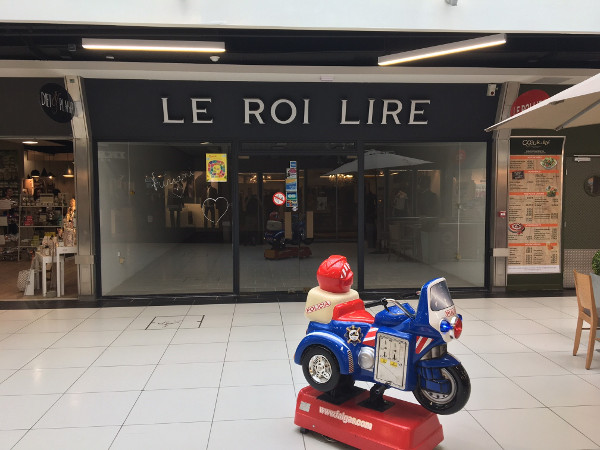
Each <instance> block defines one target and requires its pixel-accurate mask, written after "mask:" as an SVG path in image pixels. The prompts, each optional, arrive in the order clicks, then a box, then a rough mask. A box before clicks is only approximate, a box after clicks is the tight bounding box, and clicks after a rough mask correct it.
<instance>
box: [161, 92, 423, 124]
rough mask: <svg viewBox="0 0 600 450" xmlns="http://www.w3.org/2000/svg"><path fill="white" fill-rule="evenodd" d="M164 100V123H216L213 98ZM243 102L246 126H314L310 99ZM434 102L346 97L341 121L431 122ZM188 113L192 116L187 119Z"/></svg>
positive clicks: (384, 122)
mask: <svg viewBox="0 0 600 450" xmlns="http://www.w3.org/2000/svg"><path fill="white" fill-rule="evenodd" d="M160 100H161V104H162V119H163V121H162V123H164V124H184V123H186V120H189V119H190V118H191V123H197V124H212V123H214V122H215V121H216V120H217V119H215V118H214V117H213V113H212V111H211V110H210V109H209V107H210V106H211V105H212V103H213V99H212V98H210V97H207V98H190V99H189V100H190V102H191V103H190V105H191V106H190V108H189V109H188V110H187V111H178V112H177V113H173V112H170V111H169V97H161V98H160ZM242 101H243V103H240V107H241V108H243V116H244V122H243V123H244V125H253V124H255V125H264V124H265V123H266V121H269V122H270V123H274V124H278V125H287V124H290V123H300V124H302V125H310V98H302V99H298V100H295V101H294V100H292V99H288V98H279V99H276V100H275V101H274V102H272V103H271V104H270V105H267V104H265V102H264V101H263V100H262V99H260V98H244V99H242ZM430 103H431V100H413V99H410V100H400V99H396V98H385V99H373V98H370V99H365V101H364V102H361V104H352V103H349V100H345V99H344V100H339V111H340V119H339V124H340V125H362V124H364V125H374V124H378V125H388V124H390V125H402V124H407V125H427V124H428V120H427V115H426V112H427V110H426V107H427V105H429V104H430ZM350 111H352V112H350ZM375 112H377V115H375ZM186 114H187V115H188V118H187V119H186ZM375 117H376V118H375Z"/></svg>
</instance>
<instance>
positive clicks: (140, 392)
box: [108, 305, 192, 450]
mask: <svg viewBox="0 0 600 450" xmlns="http://www.w3.org/2000/svg"><path fill="white" fill-rule="evenodd" d="M151 307H152V306H146V307H145V308H144V309H142V310H141V311H140V314H138V315H137V316H136V318H135V319H134V320H136V319H138V318H139V317H140V315H141V314H142V313H143V312H144V311H145V310H146V309H148V308H151ZM191 307H192V305H189V306H188V308H187V311H186V313H185V314H184V315H183V317H184V320H185V317H186V316H187V313H188V312H189V311H190V308H191ZM153 314H154V313H153ZM151 316H152V314H151ZM154 317H155V318H156V316H154ZM153 320H154V319H151V321H150V322H152V321H153ZM132 323H133V321H132ZM182 323H183V320H182V321H181V322H180V324H179V326H178V327H177V330H175V333H173V336H172V337H171V340H170V341H169V343H168V344H167V345H166V346H165V350H164V351H163V353H162V355H161V356H160V358H158V361H157V362H156V364H153V365H154V369H153V370H152V373H150V376H149V377H148V379H147V380H146V382H145V383H144V386H142V388H141V389H140V391H139V395H138V396H137V398H136V399H135V402H133V404H132V405H131V408H129V412H128V413H127V415H126V416H125V418H124V419H123V423H121V425H119V429H118V430H117V433H116V434H115V437H114V438H113V440H112V441H111V443H110V445H109V446H108V450H110V448H111V447H112V446H113V445H114V443H115V441H116V440H117V438H118V437H119V433H121V430H122V429H123V427H124V426H125V423H126V422H127V419H128V418H129V416H130V415H131V412H132V411H133V409H134V408H135V405H137V403H138V401H139V400H140V397H141V396H142V394H143V393H144V392H146V386H148V383H149V382H150V379H151V378H152V375H154V372H156V369H157V368H158V366H159V364H160V361H161V359H162V358H163V357H164V356H165V353H166V352H167V350H169V345H170V344H171V342H173V339H175V336H176V335H177V332H178V331H179V329H180V327H181V324H182ZM130 325H131V324H130ZM143 331H152V330H148V329H147V328H146V329H144V330H143ZM121 334H122V333H121ZM119 336H120V335H119ZM113 342H114V341H113ZM128 347H131V345H129V346H128Z"/></svg>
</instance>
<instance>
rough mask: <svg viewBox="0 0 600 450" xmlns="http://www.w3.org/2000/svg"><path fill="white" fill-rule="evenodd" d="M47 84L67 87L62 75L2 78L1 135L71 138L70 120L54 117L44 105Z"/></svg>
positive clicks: (0, 88)
mask: <svg viewBox="0 0 600 450" xmlns="http://www.w3.org/2000/svg"><path fill="white" fill-rule="evenodd" d="M47 83H56V84H59V85H61V86H64V80H63V79H62V78H0V136H4V137H10V136H18V137H27V136H31V137H36V136H41V137H53V136H56V137H68V136H71V135H72V131H71V124H70V123H59V122H55V121H54V120H52V119H51V118H50V117H48V116H47V115H46V113H45V112H44V111H43V110H42V107H41V105H40V89H41V88H42V86H44V85H45V84H47Z"/></svg>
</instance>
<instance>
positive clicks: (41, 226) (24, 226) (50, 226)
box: [21, 225, 62, 228]
mask: <svg viewBox="0 0 600 450" xmlns="http://www.w3.org/2000/svg"><path fill="white" fill-rule="evenodd" d="M61 227H62V225H21V228H61Z"/></svg>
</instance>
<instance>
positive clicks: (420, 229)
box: [364, 143, 487, 289]
mask: <svg viewBox="0 0 600 450" xmlns="http://www.w3.org/2000/svg"><path fill="white" fill-rule="evenodd" d="M366 147H367V148H368V150H367V151H366V152H365V155H364V158H365V175H364V176H365V240H366V247H367V248H366V251H365V288H366V289H380V288H418V287H419V286H421V285H422V284H423V283H425V282H426V281H428V280H430V279H432V278H435V277H439V276H444V277H446V278H447V280H448V285H449V286H455V287H456V286H460V287H466V286H483V285H484V273H485V272H484V271H485V260H484V257H485V230H486V223H485V208H486V204H485V202H486V184H487V180H486V164H487V162H486V144H485V143H418V144H379V145H377V144H368V145H367V146H366Z"/></svg>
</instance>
